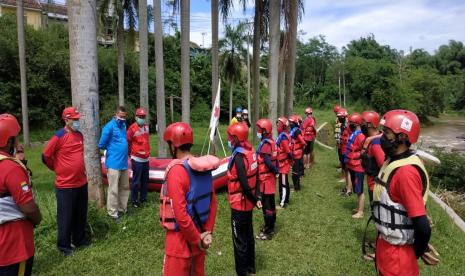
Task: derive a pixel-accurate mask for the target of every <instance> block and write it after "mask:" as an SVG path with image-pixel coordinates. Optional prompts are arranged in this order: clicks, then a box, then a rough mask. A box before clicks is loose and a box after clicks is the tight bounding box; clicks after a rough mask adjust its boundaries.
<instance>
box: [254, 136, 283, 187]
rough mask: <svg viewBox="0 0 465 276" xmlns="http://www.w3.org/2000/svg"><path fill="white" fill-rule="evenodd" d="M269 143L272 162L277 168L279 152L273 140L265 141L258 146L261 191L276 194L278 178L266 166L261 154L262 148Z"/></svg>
mask: <svg viewBox="0 0 465 276" xmlns="http://www.w3.org/2000/svg"><path fill="white" fill-rule="evenodd" d="M265 143H268V144H270V146H271V162H272V163H273V164H274V165H275V166H276V165H277V162H276V160H277V157H278V150H277V148H276V144H275V142H274V141H273V139H263V140H262V141H261V142H260V145H258V149H257V155H258V172H259V177H258V179H259V180H260V191H262V193H264V194H267V195H268V194H274V193H275V192H276V177H275V174H274V173H273V172H271V171H270V170H269V169H268V167H267V166H266V164H265V156H264V154H263V153H261V149H262V146H263V145H264V144H265Z"/></svg>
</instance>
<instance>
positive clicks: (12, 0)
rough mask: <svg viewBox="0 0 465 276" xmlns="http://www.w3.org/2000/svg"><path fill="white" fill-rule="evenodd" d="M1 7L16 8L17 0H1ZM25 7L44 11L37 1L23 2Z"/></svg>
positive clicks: (27, 0)
mask: <svg viewBox="0 0 465 276" xmlns="http://www.w3.org/2000/svg"><path fill="white" fill-rule="evenodd" d="M0 5H7V6H16V0H0ZM23 7H24V8H25V9H35V10H41V9H42V7H41V5H40V3H39V1H37V0H23Z"/></svg>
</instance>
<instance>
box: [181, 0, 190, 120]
mask: <svg viewBox="0 0 465 276" xmlns="http://www.w3.org/2000/svg"><path fill="white" fill-rule="evenodd" d="M189 16H190V0H181V91H182V121H183V122H186V123H190V115H191V107H190V102H191V94H190V41H189V29H190V23H189V22H190V18H189Z"/></svg>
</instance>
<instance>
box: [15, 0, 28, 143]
mask: <svg viewBox="0 0 465 276" xmlns="http://www.w3.org/2000/svg"><path fill="white" fill-rule="evenodd" d="M16 5H17V11H16V19H17V27H16V28H17V31H18V51H19V72H20V78H21V114H22V119H23V142H24V144H25V145H26V146H29V145H30V140H29V108H28V105H27V87H26V50H25V48H26V42H25V41H24V9H23V0H17V1H16Z"/></svg>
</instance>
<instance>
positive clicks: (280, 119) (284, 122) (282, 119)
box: [276, 117, 289, 127]
mask: <svg viewBox="0 0 465 276" xmlns="http://www.w3.org/2000/svg"><path fill="white" fill-rule="evenodd" d="M279 122H281V124H283V126H286V127H287V126H289V120H288V119H287V118H286V117H279V118H278V120H276V124H278V123H279Z"/></svg>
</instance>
